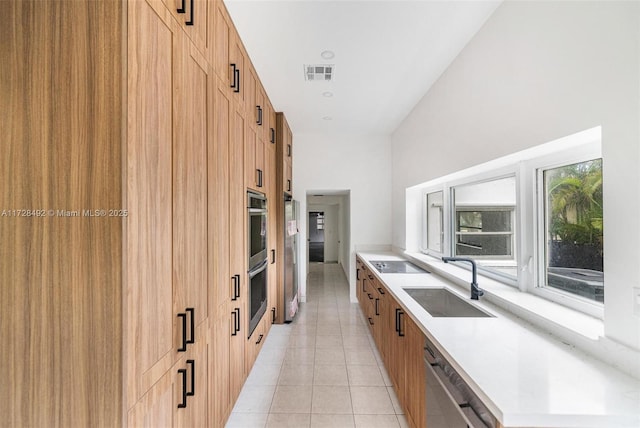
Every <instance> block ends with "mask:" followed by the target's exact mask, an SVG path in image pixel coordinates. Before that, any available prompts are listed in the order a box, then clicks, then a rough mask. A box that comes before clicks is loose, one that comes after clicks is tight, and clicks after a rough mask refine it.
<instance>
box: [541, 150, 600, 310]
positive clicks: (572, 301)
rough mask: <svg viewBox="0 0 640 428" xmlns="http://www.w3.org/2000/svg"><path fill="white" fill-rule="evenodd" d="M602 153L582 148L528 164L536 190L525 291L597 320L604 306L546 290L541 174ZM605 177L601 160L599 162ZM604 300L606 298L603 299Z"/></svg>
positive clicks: (585, 160) (544, 226)
mask: <svg viewBox="0 0 640 428" xmlns="http://www.w3.org/2000/svg"><path fill="white" fill-rule="evenodd" d="M601 158H602V151H601V149H600V148H599V147H585V150H584V151H583V152H581V153H577V154H576V153H575V152H573V151H570V152H561V153H557V154H556V156H545V157H543V158H539V159H534V160H532V162H530V164H529V167H530V168H531V174H533V176H534V185H535V189H536V191H535V192H534V194H533V195H532V197H533V198H534V202H533V206H534V210H535V213H534V218H535V219H536V222H535V226H536V227H535V230H534V233H535V236H534V237H533V240H534V242H535V256H534V265H533V266H534V269H533V275H532V281H531V283H532V286H530V287H528V291H529V292H530V293H532V294H535V295H537V296H539V297H542V298H544V299H547V300H550V301H552V302H556V303H559V304H562V305H565V306H568V307H570V308H572V309H575V310H578V311H581V312H584V313H587V314H589V315H592V316H594V317H596V318H600V319H602V318H603V317H604V303H600V302H596V301H594V300H592V299H588V298H586V297H582V296H578V295H576V294H573V293H569V292H566V291H562V290H559V289H556V288H553V287H549V286H548V285H547V283H546V282H547V281H546V262H547V261H546V251H547V250H546V232H547V231H546V215H547V214H546V211H545V207H546V201H545V189H544V171H547V170H551V169H555V168H561V167H564V166H569V165H573V164H576V163H581V162H587V161H590V160H594V159H601ZM602 165H603V166H602V169H603V176H604V160H603V162H602ZM605 299H606V297H605Z"/></svg>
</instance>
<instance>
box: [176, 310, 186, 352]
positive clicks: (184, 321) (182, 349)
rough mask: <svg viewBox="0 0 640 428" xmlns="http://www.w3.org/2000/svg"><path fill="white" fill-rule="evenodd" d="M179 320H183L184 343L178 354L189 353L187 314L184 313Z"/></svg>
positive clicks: (179, 315) (179, 316)
mask: <svg viewBox="0 0 640 428" xmlns="http://www.w3.org/2000/svg"><path fill="white" fill-rule="evenodd" d="M178 318H182V343H181V345H180V347H179V348H178V352H186V351H187V314H186V312H182V313H179V314H178Z"/></svg>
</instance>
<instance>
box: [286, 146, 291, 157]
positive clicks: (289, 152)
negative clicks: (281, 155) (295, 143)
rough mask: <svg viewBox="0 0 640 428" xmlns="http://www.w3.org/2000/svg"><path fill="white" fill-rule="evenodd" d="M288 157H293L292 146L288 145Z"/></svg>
mask: <svg viewBox="0 0 640 428" xmlns="http://www.w3.org/2000/svg"><path fill="white" fill-rule="evenodd" d="M287 157H291V144H287Z"/></svg>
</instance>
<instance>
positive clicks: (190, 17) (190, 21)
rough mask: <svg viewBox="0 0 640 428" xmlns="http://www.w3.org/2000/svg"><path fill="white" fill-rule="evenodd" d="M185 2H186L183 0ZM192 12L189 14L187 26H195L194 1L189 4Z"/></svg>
mask: <svg viewBox="0 0 640 428" xmlns="http://www.w3.org/2000/svg"><path fill="white" fill-rule="evenodd" d="M182 1H183V2H184V0H182ZM189 6H190V7H191V12H190V13H189V20H188V21H186V22H185V25H193V0H191V1H190V2H189Z"/></svg>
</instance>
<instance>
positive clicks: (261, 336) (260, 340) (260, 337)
mask: <svg viewBox="0 0 640 428" xmlns="http://www.w3.org/2000/svg"><path fill="white" fill-rule="evenodd" d="M263 337H264V334H261V335H260V336H259V337H258V341H257V342H256V345H259V344H260V342H262V338H263Z"/></svg>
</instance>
